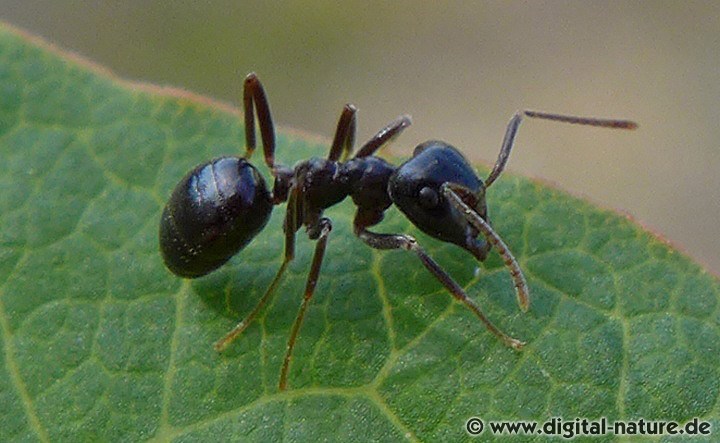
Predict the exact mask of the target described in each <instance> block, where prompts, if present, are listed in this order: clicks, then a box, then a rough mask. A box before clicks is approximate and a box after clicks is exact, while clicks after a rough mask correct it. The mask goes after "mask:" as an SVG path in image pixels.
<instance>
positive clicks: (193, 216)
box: [160, 73, 637, 390]
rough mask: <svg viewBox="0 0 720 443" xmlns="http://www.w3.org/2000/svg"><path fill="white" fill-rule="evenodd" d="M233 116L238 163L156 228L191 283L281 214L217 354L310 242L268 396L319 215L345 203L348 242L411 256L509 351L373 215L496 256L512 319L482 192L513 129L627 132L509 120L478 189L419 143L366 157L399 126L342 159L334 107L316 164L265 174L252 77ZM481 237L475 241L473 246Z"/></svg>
mask: <svg viewBox="0 0 720 443" xmlns="http://www.w3.org/2000/svg"><path fill="white" fill-rule="evenodd" d="M243 107H244V113H245V141H246V144H245V146H246V148H245V149H246V151H245V156H244V157H237V156H225V157H219V158H216V159H214V160H211V161H209V162H206V163H203V164H201V165H199V166H197V167H196V168H195V169H193V170H192V171H190V172H189V173H188V174H187V175H186V176H185V177H184V178H183V179H182V180H180V182H179V183H178V184H177V186H176V187H175V189H174V191H173V193H172V195H171V197H170V199H169V200H168V202H167V205H166V206H165V209H164V210H163V213H162V218H161V221H160V250H161V252H162V256H163V259H164V261H165V265H166V266H167V267H168V269H169V270H170V271H172V272H173V273H174V274H176V275H178V276H180V277H187V278H196V277H200V276H203V275H206V274H208V273H210V272H212V271H214V270H215V269H217V268H219V267H220V266H222V265H223V264H224V263H225V262H227V261H228V260H229V259H230V258H231V257H233V256H234V255H235V254H237V253H238V252H239V251H240V250H241V249H243V248H244V247H245V246H246V245H247V244H248V243H249V242H250V241H251V240H252V239H253V238H254V237H255V236H256V235H257V234H258V233H259V232H260V231H261V230H262V229H263V228H264V227H265V225H266V223H267V222H268V219H269V218H270V213H271V212H272V208H273V206H275V205H279V204H281V203H285V202H286V203H287V206H286V209H285V221H284V224H283V230H284V232H285V256H284V260H283V262H282V264H281V265H280V268H279V269H278V271H277V273H276V274H275V277H274V278H273V280H272V282H271V283H270V286H269V287H268V288H267V290H266V291H265V293H264V295H263V296H262V298H261V299H260V300H259V301H258V303H257V305H256V306H255V308H254V309H253V310H252V311H251V312H250V313H249V314H248V315H247V317H246V318H245V319H244V320H242V321H241V322H240V323H238V324H237V326H235V327H234V328H233V329H232V330H231V331H230V332H229V333H228V334H227V335H226V336H225V337H224V338H222V339H220V340H219V341H218V342H216V343H215V345H214V347H215V349H216V350H217V351H222V350H224V349H225V348H226V347H227V346H228V345H229V344H230V343H231V342H232V341H233V340H234V339H235V338H237V337H238V336H239V335H240V334H241V333H242V332H243V331H244V330H245V329H246V328H247V327H248V325H250V323H251V322H252V321H253V319H254V318H255V316H256V315H257V314H258V312H259V311H260V310H261V309H262V307H263V306H265V305H266V304H267V302H268V301H269V300H270V298H271V296H272V295H273V294H274V292H275V291H276V289H277V287H278V285H279V283H280V280H281V278H282V276H283V274H284V272H285V270H286V269H287V267H288V264H289V263H290V261H291V260H293V258H294V256H295V235H296V233H297V231H298V230H299V229H300V228H301V227H303V226H304V227H305V230H306V232H307V235H308V237H309V238H310V239H311V240H315V241H316V242H317V243H316V246H315V253H314V256H313V259H312V264H311V266H310V271H309V273H308V277H307V283H306V286H305V294H304V298H303V300H302V304H301V305H300V309H299V311H298V314H297V317H296V318H295V322H294V323H293V326H292V330H291V332H290V337H289V339H288V344H287V351H286V353H285V359H284V362H283V365H282V369H281V372H280V381H279V389H280V390H285V389H286V387H287V376H288V371H289V368H290V360H291V357H292V352H293V348H294V347H295V342H296V339H297V336H298V332H299V331H300V327H301V325H302V322H303V318H304V316H305V312H306V310H307V307H308V304H309V303H310V299H311V298H312V296H313V293H314V291H315V286H316V285H317V281H318V276H319V274H320V268H321V266H322V261H323V256H324V254H325V247H326V245H327V241H328V236H329V234H330V232H331V230H332V223H331V221H330V219H328V218H327V217H324V216H323V211H324V210H325V209H327V208H329V207H331V206H333V205H335V204H337V203H339V202H340V201H342V200H344V199H345V198H346V197H351V198H352V200H353V203H354V204H355V205H356V206H357V212H356V214H355V218H354V221H353V231H354V233H355V235H356V236H357V237H358V238H360V240H362V241H363V242H365V244H367V245H368V246H370V247H371V248H375V249H405V250H408V251H411V252H413V253H414V254H415V255H416V256H417V257H418V258H419V259H420V262H421V263H422V264H423V266H425V268H426V269H427V270H428V271H430V273H431V274H433V275H434V276H435V278H437V280H438V281H439V282H440V283H442V285H443V286H444V287H445V288H446V289H447V290H448V292H450V294H451V295H452V296H453V297H455V298H456V299H457V300H459V301H460V302H462V303H463V304H464V305H465V306H466V307H467V308H469V309H470V310H471V311H472V312H473V313H474V314H475V315H476V316H477V317H478V319H479V320H480V321H481V322H482V323H483V324H484V325H485V327H486V328H487V329H488V330H489V331H490V332H492V333H493V334H494V335H496V336H497V337H498V338H499V339H500V340H502V342H503V343H505V344H506V345H507V346H509V347H511V348H514V349H521V348H522V347H523V345H524V343H523V342H521V341H520V340H517V339H515V338H512V337H510V336H508V335H506V334H505V333H504V332H502V331H501V330H500V329H498V328H497V327H496V326H495V325H493V324H492V323H491V322H490V320H489V319H488V318H487V317H486V316H485V315H484V314H483V312H482V310H481V309H480V307H479V305H478V304H477V303H475V302H474V301H473V300H472V299H471V298H469V297H468V295H467V294H466V293H465V291H464V290H463V289H462V287H461V286H460V285H458V284H457V283H456V282H455V281H454V280H453V279H452V277H450V275H449V274H448V273H447V272H445V271H444V270H443V269H442V268H441V267H440V265H438V263H437V262H435V260H433V259H432V258H431V257H430V256H429V255H428V254H427V253H426V252H425V250H424V249H423V248H422V247H421V246H420V245H419V244H418V242H417V241H416V240H415V239H414V238H413V237H411V236H409V235H404V234H383V233H376V232H373V231H370V230H368V228H370V227H372V226H374V225H376V224H378V223H379V222H380V221H381V220H382V219H383V215H384V212H385V211H386V210H387V209H388V208H389V207H390V206H391V205H392V204H395V205H396V206H398V208H399V209H400V211H402V212H403V213H404V214H405V216H407V218H408V219H410V221H411V222H412V223H413V224H414V225H415V226H417V227H418V228H420V230H422V231H423V232H425V233H426V234H428V235H430V236H432V237H435V238H437V239H439V240H442V241H444V242H449V243H453V244H455V245H457V246H459V247H461V248H463V249H465V250H466V251H468V252H469V253H470V254H472V255H473V256H474V257H475V258H476V259H477V260H479V261H484V260H485V259H486V258H487V255H488V253H489V252H490V249H491V248H493V247H494V248H495V250H496V251H497V252H498V253H499V254H500V256H501V257H502V258H503V261H504V263H505V265H506V266H507V267H508V269H509V271H510V274H511V276H512V279H513V282H514V285H515V292H516V295H517V300H518V304H519V306H520V309H521V310H522V311H527V310H528V308H529V306H530V296H529V291H528V286H527V283H526V281H525V277H524V276H523V273H522V270H521V269H520V266H519V265H518V262H517V260H516V259H515V258H514V257H513V255H512V253H511V252H510V249H509V248H508V247H507V245H506V244H505V243H504V242H503V240H502V239H501V238H500V236H499V235H498V234H497V233H496V232H495V231H494V230H493V228H492V227H491V225H490V222H489V219H488V215H487V205H486V202H485V192H486V190H487V188H488V187H490V186H491V185H492V184H493V183H494V182H495V180H496V179H497V178H498V177H499V176H500V174H501V173H502V171H503V170H504V169H505V164H506V163H507V161H508V157H509V155H510V151H511V150H512V147H513V143H514V141H515V135H516V133H517V131H518V127H519V126H520V123H521V122H522V119H523V118H524V117H530V118H539V119H545V120H555V121H560V122H566V123H576V124H583V125H592V126H600V127H605V128H620V129H634V128H636V127H637V125H636V124H635V123H634V122H631V121H627V120H608V119H596V118H584V117H574V116H566V115H558V114H549V113H545V112H536V111H529V110H521V111H518V112H517V113H515V115H514V116H513V117H512V119H511V120H510V123H509V125H508V127H507V130H506V132H505V138H504V140H503V143H502V148H501V149H500V154H499V156H498V159H497V162H496V163H495V166H494V167H493V169H492V172H491V173H490V175H489V176H488V178H487V179H486V180H485V181H484V182H483V181H482V180H481V179H480V178H478V176H477V174H476V173H475V171H474V169H473V168H472V166H471V165H470V164H469V163H468V161H467V160H466V159H465V157H464V156H463V155H462V154H461V153H460V151H458V150H457V149H456V148H454V147H452V146H450V145H449V144H447V143H445V142H442V141H436V140H431V141H427V142H425V143H422V144H420V145H419V146H417V147H416V148H415V151H414V152H413V156H412V158H410V159H409V160H407V161H406V162H405V163H403V164H402V165H400V166H394V165H391V164H390V163H388V162H386V161H385V160H383V159H381V158H379V157H376V156H375V155H374V154H375V153H376V152H377V151H378V149H380V148H381V147H382V146H383V145H385V144H386V143H387V142H388V141H389V140H391V139H392V138H393V137H395V136H396V135H398V134H399V133H400V132H402V131H403V130H404V129H405V128H406V127H408V126H409V125H410V123H411V121H410V117H408V116H406V115H403V116H400V117H398V118H397V119H396V120H394V121H392V122H391V123H390V124H389V125H387V126H386V127H384V128H383V129H381V130H380V131H379V132H378V133H377V134H375V135H374V136H373V137H372V138H371V139H370V140H368V142H367V143H365V144H364V145H363V146H362V147H361V148H360V149H359V150H358V151H357V152H356V153H355V155H353V156H352V158H349V159H348V157H350V155H351V154H352V152H353V145H354V143H355V131H356V126H357V117H356V113H357V109H356V108H355V107H354V106H353V105H351V104H348V105H345V107H344V108H343V110H342V113H341V114H340V119H339V121H338V124H337V129H336V131H335V137H334V138H333V142H332V146H331V147H330V153H329V154H328V157H327V158H326V159H325V158H317V157H313V158H310V159H309V160H304V161H301V162H299V163H297V164H296V165H295V166H294V167H292V168H289V167H286V166H282V165H279V164H276V163H275V129H274V125H273V120H272V116H271V114H270V106H269V103H268V99H267V96H266V94H265V90H264V88H263V86H262V84H261V83H260V80H259V79H258V77H257V76H256V75H255V74H254V73H251V74H248V75H247V77H246V78H245V82H244V88H243ZM255 114H257V118H258V124H259V128H260V134H261V137H262V145H263V153H264V155H265V164H267V166H268V168H270V171H271V173H272V176H273V179H274V182H273V188H272V191H269V190H268V187H267V185H266V184H265V180H264V179H263V177H262V176H261V175H260V173H259V172H258V170H257V169H256V168H255V167H254V166H253V165H252V164H250V163H249V159H250V157H251V156H252V154H253V152H254V151H255V146H256V144H255V141H256V140H255ZM480 234H482V238H478V237H479V236H480Z"/></svg>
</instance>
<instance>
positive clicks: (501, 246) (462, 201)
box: [442, 183, 530, 312]
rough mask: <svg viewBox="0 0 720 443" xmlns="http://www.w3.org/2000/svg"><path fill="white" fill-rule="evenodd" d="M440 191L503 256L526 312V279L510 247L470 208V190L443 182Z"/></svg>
mask: <svg viewBox="0 0 720 443" xmlns="http://www.w3.org/2000/svg"><path fill="white" fill-rule="evenodd" d="M442 192H443V194H444V195H445V198H447V199H448V201H449V202H450V204H451V205H453V207H455V209H457V210H458V211H460V212H461V213H462V214H463V215H464V216H465V219H466V220H467V221H468V223H470V224H471V225H472V226H474V227H475V229H477V230H478V231H480V232H481V233H482V234H483V235H484V236H485V238H487V241H488V243H489V244H492V246H494V247H495V249H496V250H497V251H498V253H499V254H500V256H501V257H502V258H503V262H505V266H507V267H508V269H509V270H510V275H511V276H512V279H513V282H514V283H515V294H516V296H517V300H518V305H519V306H520V309H521V310H522V311H523V312H527V310H528V308H529V307H530V290H529V289H528V286H527V281H526V280H525V276H524V275H523V273H522V270H521V269H520V265H518V262H517V260H515V257H513V255H512V253H511V252H510V249H509V248H508V247H507V245H506V244H505V242H504V241H503V240H502V238H500V236H499V235H498V234H497V233H496V232H495V231H494V230H493V228H492V227H491V226H490V224H489V223H488V222H487V221H485V220H483V218H482V217H480V215H479V214H478V213H477V212H476V211H475V210H474V209H472V207H473V204H472V202H473V199H474V195H473V194H472V192H471V191H470V190H469V189H467V188H464V187H462V186H460V185H454V184H451V183H445V184H443V186H442Z"/></svg>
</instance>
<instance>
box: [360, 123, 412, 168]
mask: <svg viewBox="0 0 720 443" xmlns="http://www.w3.org/2000/svg"><path fill="white" fill-rule="evenodd" d="M411 124H412V119H411V118H410V116H409V115H401V116H400V117H398V118H396V119H395V120H393V121H392V122H390V124H389V125H387V126H385V127H384V128H382V129H381V130H380V131H378V133H377V134H375V135H374V136H373V137H372V138H371V139H370V140H368V141H367V143H365V144H364V145H363V146H362V147H361V148H360V149H359V150H358V152H357V153H356V154H355V157H353V158H361V157H368V156H371V155H373V154H374V153H375V152H376V151H377V150H378V149H380V148H381V147H382V145H384V144H385V143H387V142H389V141H390V140H391V139H392V138H393V137H395V136H396V135H398V134H400V132H402V131H403V129H405V128H407V127H408V126H410V125H411Z"/></svg>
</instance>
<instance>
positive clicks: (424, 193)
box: [418, 186, 439, 209]
mask: <svg viewBox="0 0 720 443" xmlns="http://www.w3.org/2000/svg"><path fill="white" fill-rule="evenodd" d="M418 201H419V203H420V206H422V207H423V208H425V209H433V208H435V207H437V205H438V202H439V198H438V193H437V192H435V190H433V189H432V188H428V187H427V186H425V187H424V188H422V189H421V190H420V195H419V199H418Z"/></svg>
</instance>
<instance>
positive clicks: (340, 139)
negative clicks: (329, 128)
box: [328, 103, 357, 162]
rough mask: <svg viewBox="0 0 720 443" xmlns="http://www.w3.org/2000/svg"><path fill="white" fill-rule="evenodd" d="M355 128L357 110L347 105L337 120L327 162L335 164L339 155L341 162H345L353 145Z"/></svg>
mask: <svg viewBox="0 0 720 443" xmlns="http://www.w3.org/2000/svg"><path fill="white" fill-rule="evenodd" d="M356 128H357V108H356V107H355V106H353V105H352V104H350V103H348V104H347V105H345V107H344V108H343V111H342V113H341V114H340V120H338V124H337V129H336V130H335V138H334V139H333V143H332V147H331V148H330V154H329V155H328V160H330V161H334V162H336V161H338V160H340V155H341V154H342V161H345V159H346V158H347V157H348V156H349V155H350V153H351V152H352V149H353V146H354V145H355V130H356Z"/></svg>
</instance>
